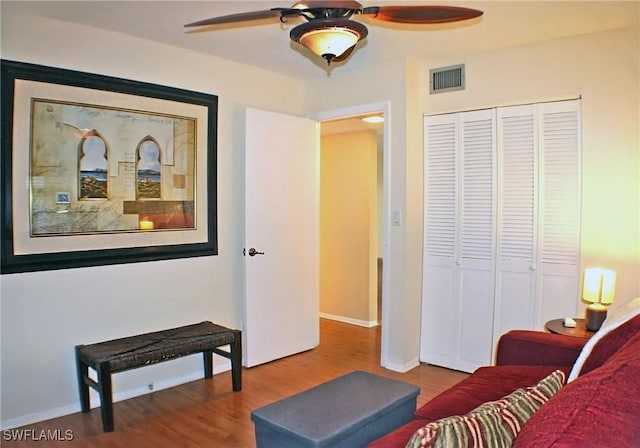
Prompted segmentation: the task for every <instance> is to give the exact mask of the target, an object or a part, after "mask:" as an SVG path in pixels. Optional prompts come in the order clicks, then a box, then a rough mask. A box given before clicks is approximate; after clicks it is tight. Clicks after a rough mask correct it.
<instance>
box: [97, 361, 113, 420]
mask: <svg viewBox="0 0 640 448" xmlns="http://www.w3.org/2000/svg"><path fill="white" fill-rule="evenodd" d="M98 384H99V385H100V412H101V413H102V429H103V430H104V432H111V431H113V389H112V386H111V369H109V365H108V364H104V365H101V366H100V368H99V369H98Z"/></svg>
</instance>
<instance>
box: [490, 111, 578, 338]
mask: <svg viewBox="0 0 640 448" xmlns="http://www.w3.org/2000/svg"><path fill="white" fill-rule="evenodd" d="M580 134H581V131H580V101H579V100H575V101H561V102H555V103H542V104H537V105H528V106H514V107H507V108H501V109H499V110H498V158H499V175H498V186H499V192H500V194H499V199H498V246H497V254H496V261H497V265H496V301H495V303H496V311H495V319H496V325H495V330H494V336H495V338H494V344H495V343H496V342H497V338H498V337H499V336H500V335H502V334H503V333H505V332H506V331H508V330H510V329H514V328H521V329H523V328H524V329H526V328H530V329H540V328H542V326H543V324H544V322H546V321H547V320H549V319H556V318H559V317H565V316H575V314H576V311H577V306H578V279H579V272H578V260H579V241H580V200H581V185H580V148H581V142H580Z"/></svg>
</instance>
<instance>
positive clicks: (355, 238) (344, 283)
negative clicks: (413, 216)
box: [320, 131, 378, 327]
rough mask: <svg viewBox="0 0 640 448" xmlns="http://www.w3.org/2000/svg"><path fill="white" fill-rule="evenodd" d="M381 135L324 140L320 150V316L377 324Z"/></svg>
mask: <svg viewBox="0 0 640 448" xmlns="http://www.w3.org/2000/svg"><path fill="white" fill-rule="evenodd" d="M377 140H378V138H377V135H376V132H375V131H360V132H343V133H337V134H330V135H323V136H322V139H321V142H320V144H321V149H320V313H321V316H324V317H329V318H333V319H336V320H344V321H345V322H352V323H356V324H358V325H363V326H367V327H372V326H375V325H377V323H378V322H377V320H378V313H377V311H378V309H377V290H378V285H377V262H378V260H377V254H378V226H377V220H378V219H377V205H378V204H377V203H378V200H377V196H378V195H377V183H378V182H377V159H378V157H377V156H378V154H377V152H378V151H377Z"/></svg>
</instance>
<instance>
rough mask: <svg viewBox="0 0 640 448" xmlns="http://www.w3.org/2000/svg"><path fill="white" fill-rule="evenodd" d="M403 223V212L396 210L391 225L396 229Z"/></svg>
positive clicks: (392, 215)
mask: <svg viewBox="0 0 640 448" xmlns="http://www.w3.org/2000/svg"><path fill="white" fill-rule="evenodd" d="M401 223H402V212H401V211H400V210H394V211H393V213H392V214H391V224H392V225H393V226H394V227H400V224H401Z"/></svg>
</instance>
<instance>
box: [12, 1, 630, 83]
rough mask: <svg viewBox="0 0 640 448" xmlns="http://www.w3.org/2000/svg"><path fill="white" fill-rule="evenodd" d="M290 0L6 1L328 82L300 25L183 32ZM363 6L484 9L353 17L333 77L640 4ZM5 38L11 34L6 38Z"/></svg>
mask: <svg viewBox="0 0 640 448" xmlns="http://www.w3.org/2000/svg"><path fill="white" fill-rule="evenodd" d="M292 3H293V1H292V0H289V1H287V0H284V1H282V0H260V1H238V0H236V1H134V0H126V1H94V0H83V1H51V0H49V1H24V0H22V1H8V0H2V1H1V3H0V7H1V8H2V9H1V13H2V19H3V20H10V19H11V17H12V15H13V14H21V15H32V16H42V17H47V18H51V19H57V20H62V21H67V22H74V23H80V24H83V25H86V26H90V27H95V28H102V29H105V30H110V31H114V32H118V33H123V34H128V35H132V36H137V37H141V38H144V39H149V40H152V41H158V42H162V43H165V44H169V45H173V46H176V47H181V48H185V49H189V50H193V51H196V52H201V53H207V54H211V55H214V56H218V57H222V58H225V59H231V60H235V61H238V62H242V63H246V64H251V65H254V66H258V67H262V68H264V69H267V70H270V71H275V72H279V73H282V74H285V75H289V76H293V77H296V78H300V79H305V80H307V79H313V78H317V77H323V76H324V77H326V76H328V72H329V69H328V68H327V65H326V63H325V62H324V60H322V59H320V58H318V57H317V56H314V55H312V54H311V53H310V52H309V51H308V50H306V49H304V48H302V47H300V46H299V45H298V44H296V43H293V42H291V41H290V39H289V31H290V29H291V28H292V27H293V26H294V25H295V24H297V23H300V22H297V21H296V22H290V23H287V24H281V23H279V22H278V21H277V20H276V21H275V22H274V21H271V22H268V21H258V22H247V23H245V24H244V26H235V25H234V26H225V27H223V29H218V30H216V31H207V32H186V31H185V29H184V28H183V25H184V24H186V23H190V22H194V21H197V20H202V19H206V18H210V17H215V16H219V15H225V14H234V13H241V12H248V11H260V10H267V9H270V8H271V7H275V6H283V7H289V6H291V4H292ZM362 3H363V4H364V6H381V5H388V4H403V5H411V4H444V5H457V6H465V7H471V8H475V9H480V10H482V11H484V15H483V16H482V17H481V18H480V19H479V20H477V19H474V20H472V21H470V23H468V24H466V26H460V25H457V26H451V25H432V26H422V27H420V26H416V25H397V24H388V23H384V22H376V21H375V20H371V19H368V18H362V17H360V16H358V17H356V20H358V21H360V22H362V23H365V24H366V25H367V27H368V28H369V36H368V37H367V38H366V39H365V40H364V41H363V42H361V43H360V44H359V47H358V50H357V51H355V52H354V53H353V55H352V56H351V57H350V58H349V59H348V60H347V61H345V62H343V63H340V64H334V65H333V66H332V68H331V70H333V71H334V72H338V71H347V70H348V71H353V70H365V69H366V67H367V66H371V65H376V64H379V63H381V61H385V60H389V59H396V58H399V57H415V58H419V59H426V60H428V59H439V60H442V59H447V60H451V59H460V61H461V62H464V61H463V60H462V59H463V57H464V56H465V55H466V54H472V53H478V52H484V51H489V50H492V49H496V48H502V47H510V46H518V45H524V44H528V43H533V42H537V41H543V40H549V39H557V38H562V37H566V36H572V35H579V34H586V33H593V32H599V31H604V30H609V29H615V28H621V27H626V26H630V25H633V24H636V23H638V22H639V19H640V1H639V0H632V1H629V0H628V1H579V2H574V1H560V0H559V1H548V2H546V1H520V0H516V1H473V2H471V1H461V2H451V1H442V2H438V1H436V2H425V1H419V0H403V1H401V2H398V1H375V0H371V1H362ZM5 38H6V36H5Z"/></svg>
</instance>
